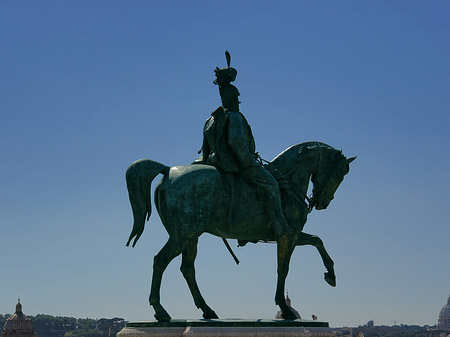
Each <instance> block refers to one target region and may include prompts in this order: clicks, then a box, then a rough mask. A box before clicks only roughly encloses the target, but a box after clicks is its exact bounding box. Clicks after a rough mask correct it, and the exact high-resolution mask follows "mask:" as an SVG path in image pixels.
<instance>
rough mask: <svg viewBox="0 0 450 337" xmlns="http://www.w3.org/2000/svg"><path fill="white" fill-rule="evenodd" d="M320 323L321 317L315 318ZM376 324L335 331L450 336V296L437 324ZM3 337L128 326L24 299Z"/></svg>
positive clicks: (2, 320) (71, 334)
mask: <svg viewBox="0 0 450 337" xmlns="http://www.w3.org/2000/svg"><path fill="white" fill-rule="evenodd" d="M286 303H287V304H288V306H289V307H290V308H291V309H292V310H293V311H294V312H295V314H296V316H297V318H298V319H302V317H301V316H300V314H299V313H298V311H297V310H296V309H295V308H293V307H292V301H291V299H290V298H289V295H286ZM274 318H275V319H280V318H281V312H280V311H279V312H277V313H276V315H275V317H274ZM312 319H313V320H316V319H317V316H316V315H314V314H313V315H312ZM393 323H394V324H393V325H391V326H387V325H379V326H378V325H376V324H375V322H374V321H373V320H370V321H368V322H367V323H366V324H364V325H360V326H358V327H338V328H333V331H334V334H335V335H336V336H342V337H344V336H348V337H350V336H351V337H376V336H403V337H407V336H423V337H427V336H428V337H431V336H433V337H450V296H449V298H448V300H447V304H446V305H445V306H444V307H443V308H442V309H441V311H440V312H439V316H438V318H437V324H435V325H431V326H430V325H424V326H420V325H404V324H400V325H397V322H396V321H393ZM0 326H2V327H3V328H2V334H1V337H18V336H21V337H100V336H105V337H110V336H116V334H117V333H118V332H119V331H120V330H121V329H122V328H123V327H124V326H125V319H123V318H119V317H114V318H100V319H90V318H84V319H80V318H74V317H60V316H50V315H42V314H38V315H36V316H26V315H25V314H24V313H23V311H22V304H21V303H20V299H19V300H18V302H17V304H16V311H15V313H14V314H12V315H9V314H5V315H1V314H0Z"/></svg>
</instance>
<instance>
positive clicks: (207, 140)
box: [194, 51, 293, 237]
mask: <svg viewBox="0 0 450 337" xmlns="http://www.w3.org/2000/svg"><path fill="white" fill-rule="evenodd" d="M225 56H226V58H227V64H228V67H227V68H222V69H219V68H218V67H216V70H215V71H214V72H215V74H216V79H215V80H214V84H216V85H218V86H219V93H220V98H221V100H222V106H220V107H219V108H217V109H216V110H215V111H214V112H213V113H212V114H211V117H210V118H208V120H207V121H206V123H205V126H204V128H203V146H202V150H201V151H202V152H203V154H202V155H201V156H200V158H199V159H197V160H196V161H195V162H194V164H207V165H213V166H215V167H216V168H217V169H219V170H222V171H224V172H235V173H238V174H239V175H241V176H242V177H243V178H244V179H246V180H247V181H250V182H251V183H252V184H253V185H254V186H255V187H256V189H257V190H258V192H259V194H260V196H261V197H262V199H263V202H264V205H265V208H266V212H267V215H268V218H269V225H271V226H273V228H274V231H275V235H276V237H280V236H281V235H283V234H285V233H291V232H293V230H292V229H291V228H290V227H289V225H288V224H287V222H286V221H285V219H284V217H283V210H282V208H281V200H280V190H279V187H278V183H277V181H276V180H275V178H274V177H273V175H272V174H271V173H270V172H268V171H267V170H266V169H265V168H264V166H263V165H262V163H261V162H258V160H257V159H258V157H257V154H256V147H255V140H254V138H253V134H252V130H251V128H250V125H249V124H248V122H247V120H246V118H245V117H244V115H243V114H242V113H241V112H240V111H239V103H240V102H239V99H238V96H239V95H240V94H239V91H238V89H237V88H236V87H235V86H234V85H232V84H230V82H233V81H234V80H235V79H236V76H237V70H236V69H234V68H232V67H230V62H231V56H230V53H229V52H228V51H226V52H225Z"/></svg>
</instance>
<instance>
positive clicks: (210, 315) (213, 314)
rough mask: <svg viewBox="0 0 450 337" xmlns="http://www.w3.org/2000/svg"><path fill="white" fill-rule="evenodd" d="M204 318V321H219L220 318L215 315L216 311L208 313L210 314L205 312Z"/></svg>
mask: <svg viewBox="0 0 450 337" xmlns="http://www.w3.org/2000/svg"><path fill="white" fill-rule="evenodd" d="M203 318H204V319H218V318H219V316H217V314H216V313H215V311H214V310H211V311H208V312H204V313H203Z"/></svg>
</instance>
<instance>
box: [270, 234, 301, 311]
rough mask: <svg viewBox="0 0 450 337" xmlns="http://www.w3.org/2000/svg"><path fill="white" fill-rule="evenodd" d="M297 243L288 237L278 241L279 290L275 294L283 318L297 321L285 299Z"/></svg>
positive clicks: (285, 236) (284, 236)
mask: <svg viewBox="0 0 450 337" xmlns="http://www.w3.org/2000/svg"><path fill="white" fill-rule="evenodd" d="M295 243H296V242H295V241H294V240H292V238H291V237H289V236H288V235H283V236H282V237H280V238H279V239H278V243H277V257H278V271H277V272H278V280H277V290H276V293H275V303H276V304H277V305H278V306H279V307H280V309H281V312H282V314H281V317H283V319H288V320H294V319H297V317H296V316H295V314H294V312H293V311H292V310H291V309H290V308H289V307H288V305H287V304H286V299H285V297H284V288H285V285H286V277H287V274H288V272H289V262H290V260H291V256H292V252H293V251H294V248H295Z"/></svg>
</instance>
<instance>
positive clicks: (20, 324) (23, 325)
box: [2, 300, 34, 337]
mask: <svg viewBox="0 0 450 337" xmlns="http://www.w3.org/2000/svg"><path fill="white" fill-rule="evenodd" d="M13 336H21V337H33V336H34V331H33V323H32V322H31V319H29V318H28V317H27V316H25V315H24V314H23V312H22V304H21V303H20V300H19V301H18V302H17V304H16V312H15V313H14V314H12V315H11V316H10V317H9V318H8V319H7V320H6V322H5V325H4V326H3V331H2V337H13Z"/></svg>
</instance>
